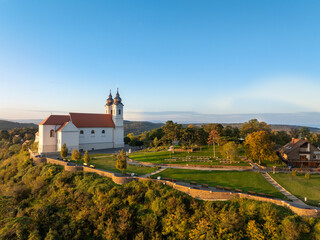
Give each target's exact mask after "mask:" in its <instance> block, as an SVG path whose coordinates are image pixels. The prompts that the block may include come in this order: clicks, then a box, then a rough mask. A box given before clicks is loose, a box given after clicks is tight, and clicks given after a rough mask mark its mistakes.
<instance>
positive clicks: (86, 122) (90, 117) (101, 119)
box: [70, 113, 114, 128]
mask: <svg viewBox="0 0 320 240" xmlns="http://www.w3.org/2000/svg"><path fill="white" fill-rule="evenodd" d="M70 120H71V122H72V123H73V124H74V125H75V126H76V127H77V128H90V127H114V122H113V120H112V115H111V114H96V113H70Z"/></svg>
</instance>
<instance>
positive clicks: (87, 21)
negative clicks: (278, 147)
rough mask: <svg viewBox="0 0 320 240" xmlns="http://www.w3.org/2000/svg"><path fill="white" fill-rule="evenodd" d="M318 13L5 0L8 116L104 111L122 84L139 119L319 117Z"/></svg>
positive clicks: (1, 79)
mask: <svg viewBox="0 0 320 240" xmlns="http://www.w3.org/2000/svg"><path fill="white" fill-rule="evenodd" d="M319 11H320V2H319V1H270V0H268V1H238V0H234V1H231V0H230V1H229V0H228V1H188V0H181V1H172V0H170V1H169V0H168V1H166V0H161V1H53V0H51V1H32V0H28V1H22V0H21V1H16V0H0V84H1V94H0V118H5V119H22V118H28V119H31V118H35V119H36V118H44V117H46V116H47V115H48V114H50V112H52V113H55V114H63V113H66V112H103V111H104V104H105V100H106V98H107V95H108V92H109V89H110V88H111V89H112V91H113V93H115V91H116V88H117V87H119V89H120V94H121V97H122V99H123V102H124V104H125V118H126V119H131V120H155V121H165V120H166V119H173V120H175V121H184V120H185V114H186V113H187V115H188V117H189V120H190V121H196V122H199V121H200V122H206V121H211V120H210V117H208V116H210V115H212V114H218V115H219V114H223V115H230V114H261V113H290V114H291V113H299V112H320V104H319V103H320V94H319V92H320V68H319V66H320V58H319V56H320V45H319V42H320V31H319V22H320V15H319ZM192 114H193V115H192ZM199 116H201V117H199ZM199 118H200V119H199ZM308 118H310V116H309V117H308ZM189 120H188V121H189ZM262 120H263V119H262ZM217 121H218V120H217ZM230 121H231V122H232V120H230ZM270 121H272V120H270ZM306 121H308V119H307V118H306Z"/></svg>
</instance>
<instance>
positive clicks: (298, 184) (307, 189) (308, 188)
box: [270, 173, 320, 206]
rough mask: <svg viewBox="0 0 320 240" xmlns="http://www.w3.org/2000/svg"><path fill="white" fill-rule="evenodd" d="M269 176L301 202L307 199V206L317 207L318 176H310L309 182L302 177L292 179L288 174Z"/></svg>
mask: <svg viewBox="0 0 320 240" xmlns="http://www.w3.org/2000/svg"><path fill="white" fill-rule="evenodd" d="M270 176H271V177H273V178H274V180H276V181H277V182H278V183H279V184H280V185H281V186H282V187H284V188H285V189H287V190H288V191H289V192H290V193H292V194H293V195H295V196H296V197H298V198H300V199H301V200H304V197H307V199H308V201H307V203H308V204H312V205H315V206H319V203H320V175H311V177H310V179H309V180H307V179H306V178H305V177H304V175H299V176H295V177H292V175H291V174H290V173H277V174H272V173H270Z"/></svg>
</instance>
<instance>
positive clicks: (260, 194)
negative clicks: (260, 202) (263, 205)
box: [257, 192, 266, 197]
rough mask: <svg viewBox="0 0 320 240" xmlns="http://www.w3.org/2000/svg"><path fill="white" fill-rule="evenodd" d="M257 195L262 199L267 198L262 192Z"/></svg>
mask: <svg viewBox="0 0 320 240" xmlns="http://www.w3.org/2000/svg"><path fill="white" fill-rule="evenodd" d="M257 195H258V196H260V197H265V196H266V195H265V194H264V193H261V192H258V193H257Z"/></svg>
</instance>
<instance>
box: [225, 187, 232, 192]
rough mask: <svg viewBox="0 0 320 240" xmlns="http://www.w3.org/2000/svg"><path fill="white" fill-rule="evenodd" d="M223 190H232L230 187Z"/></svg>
mask: <svg viewBox="0 0 320 240" xmlns="http://www.w3.org/2000/svg"><path fill="white" fill-rule="evenodd" d="M224 190H227V191H231V190H232V188H231V187H224Z"/></svg>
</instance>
